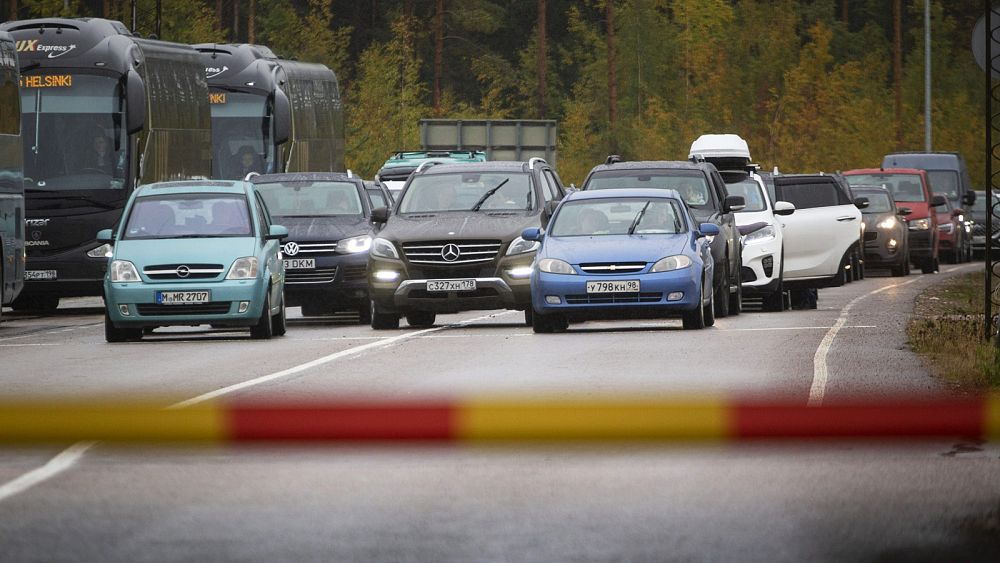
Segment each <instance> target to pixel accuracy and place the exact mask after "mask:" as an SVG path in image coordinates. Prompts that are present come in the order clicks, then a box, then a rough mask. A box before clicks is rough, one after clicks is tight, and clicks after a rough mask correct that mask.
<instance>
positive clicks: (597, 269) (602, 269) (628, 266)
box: [580, 262, 646, 274]
mask: <svg viewBox="0 0 1000 563" xmlns="http://www.w3.org/2000/svg"><path fill="white" fill-rule="evenodd" d="M580 269H581V270H583V271H584V272H585V273H588V274H634V273H636V272H641V271H643V270H644V269H646V263H645V262H615V263H612V262H608V263H601V264H580Z"/></svg>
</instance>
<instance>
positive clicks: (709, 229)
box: [698, 196, 743, 238]
mask: <svg viewBox="0 0 1000 563" xmlns="http://www.w3.org/2000/svg"><path fill="white" fill-rule="evenodd" d="M729 197H740V196H729ZM727 199H728V198H727ZM740 199H743V198H742V197H740ZM721 232H722V231H720V230H719V226H718V225H716V224H715V223H702V224H700V225H698V238H701V237H709V236H711V237H714V236H717V235H718V234H719V233H721Z"/></svg>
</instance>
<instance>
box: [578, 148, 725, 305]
mask: <svg viewBox="0 0 1000 563" xmlns="http://www.w3.org/2000/svg"><path fill="white" fill-rule="evenodd" d="M614 188H665V189H674V190H677V191H678V192H679V193H680V194H681V197H682V198H684V201H685V203H687V204H688V207H690V208H691V214H692V215H693V216H694V218H695V220H696V221H698V222H700V223H715V224H716V225H718V226H719V230H720V231H721V233H719V235H718V236H716V237H714V238H712V241H711V244H712V258H713V259H714V260H715V274H714V279H713V288H714V291H715V316H717V317H725V316H727V315H737V314H739V313H740V311H741V310H742V308H743V289H742V285H743V284H742V280H741V270H742V266H743V261H742V258H741V253H740V233H739V231H738V230H737V229H736V219H735V217H734V216H733V212H734V211H739V210H740V209H743V206H744V205H745V202H744V201H743V197H742V196H735V195H729V194H728V192H727V191H726V183H725V182H724V181H723V180H722V176H720V175H719V171H718V170H716V168H715V166H714V165H712V164H709V163H707V162H704V161H668V160H656V161H653V160H649V161H635V162H622V161H621V160H619V159H618V157H616V156H610V157H608V161H607V162H606V163H605V164H601V165H599V166H595V167H594V168H593V169H592V170H591V171H590V173H589V174H588V175H587V179H586V180H584V182H583V188H581V189H583V190H602V189H614Z"/></svg>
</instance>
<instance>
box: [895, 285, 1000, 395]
mask: <svg viewBox="0 0 1000 563" xmlns="http://www.w3.org/2000/svg"><path fill="white" fill-rule="evenodd" d="M983 283H984V282H983V273H982V272H976V273H973V274H967V275H964V276H958V277H955V278H952V279H950V280H948V281H946V282H944V283H942V284H939V285H935V286H933V287H930V288H928V289H926V290H925V291H924V292H923V293H921V294H920V296H919V297H917V303H916V307H915V308H914V316H913V318H912V319H911V320H910V323H909V325H908V326H907V327H906V335H907V338H908V340H909V344H910V347H911V348H913V350H914V351H916V352H917V353H918V354H920V355H922V356H923V357H924V358H925V359H926V360H927V361H928V362H929V363H930V365H931V367H932V370H933V371H934V373H935V374H936V375H938V376H939V377H941V378H943V379H944V380H945V381H947V382H948V383H950V384H952V385H954V386H955V387H956V388H959V389H962V390H968V391H980V390H985V389H998V388H1000V353H998V352H997V347H996V346H995V345H994V344H993V343H992V342H984V341H983V297H984V296H983Z"/></svg>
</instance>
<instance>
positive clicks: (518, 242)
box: [507, 237, 541, 256]
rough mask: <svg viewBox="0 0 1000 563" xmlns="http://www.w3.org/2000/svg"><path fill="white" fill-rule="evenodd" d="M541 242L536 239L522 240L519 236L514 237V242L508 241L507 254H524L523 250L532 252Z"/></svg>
mask: <svg viewBox="0 0 1000 563" xmlns="http://www.w3.org/2000/svg"><path fill="white" fill-rule="evenodd" d="M539 246H541V244H539V243H538V241H537V240H524V239H523V238H521V237H517V238H516V239H514V242H512V243H510V246H508V247H507V256H510V255H512V254H524V253H525V252H534V251H535V250H538V247H539Z"/></svg>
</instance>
